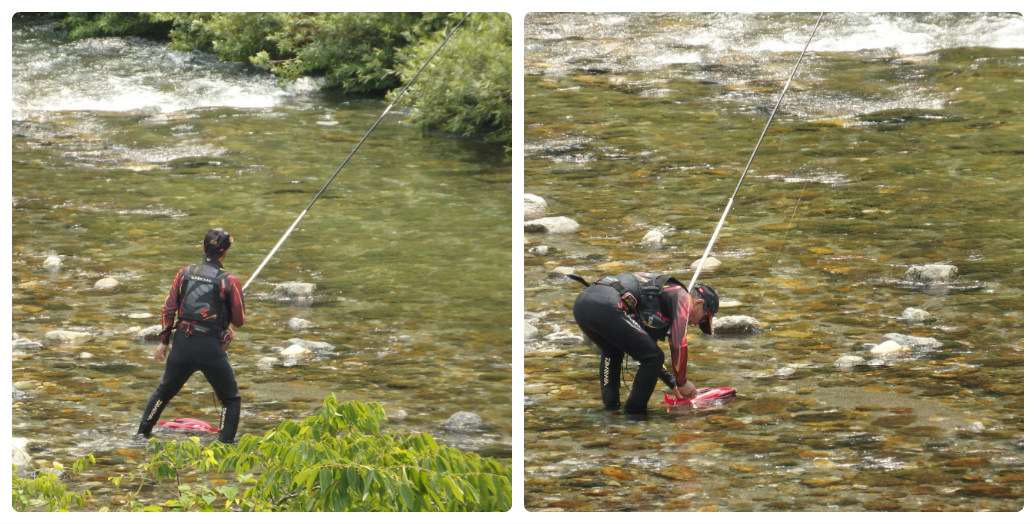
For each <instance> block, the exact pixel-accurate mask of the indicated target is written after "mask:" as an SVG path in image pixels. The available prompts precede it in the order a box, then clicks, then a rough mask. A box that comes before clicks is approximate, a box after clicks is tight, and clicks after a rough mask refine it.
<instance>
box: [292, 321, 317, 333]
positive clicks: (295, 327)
mask: <svg viewBox="0 0 1036 524" xmlns="http://www.w3.org/2000/svg"><path fill="white" fill-rule="evenodd" d="M311 327H313V323H312V322H310V321H308V320H306V319H302V318H292V319H291V320H289V321H288V329H290V330H292V331H304V330H307V329H309V328H311Z"/></svg>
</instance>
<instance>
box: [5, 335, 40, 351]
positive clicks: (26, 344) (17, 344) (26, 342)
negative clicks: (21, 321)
mask: <svg viewBox="0 0 1036 524" xmlns="http://www.w3.org/2000/svg"><path fill="white" fill-rule="evenodd" d="M13 335H14V340H13V341H12V342H11V349H13V350H16V351H25V350H31V349H42V348H43V344H40V343H39V342H36V341H35V340H30V339H27V338H22V337H19V336H18V334H17V333H14V334H13Z"/></svg>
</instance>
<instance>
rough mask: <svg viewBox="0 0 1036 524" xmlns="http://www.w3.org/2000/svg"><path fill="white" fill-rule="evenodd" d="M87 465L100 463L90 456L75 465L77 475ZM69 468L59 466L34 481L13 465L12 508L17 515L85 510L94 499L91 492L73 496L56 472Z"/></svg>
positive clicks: (38, 476)
mask: <svg viewBox="0 0 1036 524" xmlns="http://www.w3.org/2000/svg"><path fill="white" fill-rule="evenodd" d="M87 462H89V463H91V464H94V463H96V462H95V460H94V457H93V455H87V456H86V457H83V458H81V459H79V460H77V461H76V462H75V464H73V465H72V468H71V472H72V473H73V474H78V473H81V472H82V471H83V470H84V469H86V467H87ZM64 470H65V467H64V466H63V465H61V464H59V463H57V462H55V463H54V469H53V470H41V471H39V472H37V473H36V475H35V476H33V478H29V479H27V478H21V477H19V476H18V475H17V472H18V468H17V467H16V466H13V465H12V472H11V507H13V508H14V509H15V511H31V510H40V511H67V510H68V509H69V507H71V506H82V505H83V503H84V502H85V501H86V499H88V498H90V491H89V490H87V491H81V492H69V491H68V489H67V488H66V487H65V484H63V483H62V482H61V480H60V479H59V478H58V474H57V473H55V471H64Z"/></svg>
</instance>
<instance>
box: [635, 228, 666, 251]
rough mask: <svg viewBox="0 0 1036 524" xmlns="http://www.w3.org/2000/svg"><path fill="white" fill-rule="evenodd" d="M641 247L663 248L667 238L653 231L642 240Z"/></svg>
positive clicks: (659, 232) (657, 231) (655, 230)
mask: <svg viewBox="0 0 1036 524" xmlns="http://www.w3.org/2000/svg"><path fill="white" fill-rule="evenodd" d="M640 243H641V245H644V246H647V247H661V246H662V244H664V243H665V236H664V235H662V232H661V231H659V230H657V229H652V230H651V231H648V232H647V234H645V235H644V238H641V239H640Z"/></svg>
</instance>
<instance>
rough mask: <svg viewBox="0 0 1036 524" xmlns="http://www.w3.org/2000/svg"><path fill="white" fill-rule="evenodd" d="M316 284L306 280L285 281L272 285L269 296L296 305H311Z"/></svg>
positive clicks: (314, 295)
mask: <svg viewBox="0 0 1036 524" xmlns="http://www.w3.org/2000/svg"><path fill="white" fill-rule="evenodd" d="M316 292H317V285H316V284H309V283H306V282H285V283H282V284H277V285H276V286H274V288H273V291H272V292H271V293H270V298H273V299H274V300H280V301H283V302H289V303H291V304H292V305H296V306H310V305H313V300H314V299H315V297H316Z"/></svg>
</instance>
